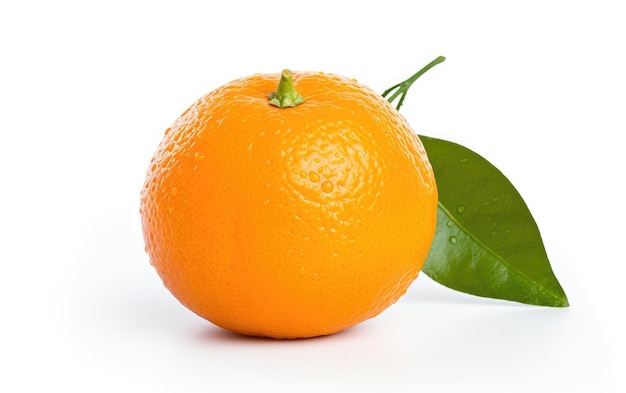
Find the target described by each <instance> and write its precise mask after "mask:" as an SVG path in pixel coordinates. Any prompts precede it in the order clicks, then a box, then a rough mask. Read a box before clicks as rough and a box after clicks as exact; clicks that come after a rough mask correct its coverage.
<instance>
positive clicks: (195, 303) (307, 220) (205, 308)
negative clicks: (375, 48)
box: [141, 70, 437, 338]
mask: <svg viewBox="0 0 626 393" xmlns="http://www.w3.org/2000/svg"><path fill="white" fill-rule="evenodd" d="M279 80H280V82H281V83H280V87H279V88H278V91H277V93H276V95H277V96H279V97H278V98H280V99H283V98H284V97H286V98H287V99H288V98H290V94H292V93H295V92H294V91H293V90H292V85H291V83H292V82H293V87H295V91H297V92H298V93H300V94H301V96H302V97H304V102H303V103H300V102H295V103H293V102H292V103H291V105H292V106H294V105H295V107H285V108H281V107H277V106H274V105H270V103H269V99H268V95H269V94H270V93H272V92H273V91H275V90H276V87H277V85H278V84H279ZM274 101H276V97H274ZM296 101H297V100H296ZM436 215H437V189H436V184H435V180H434V176H433V172H432V168H431V166H430V163H429V161H428V158H427V156H426V153H425V151H424V148H423V146H422V144H421V142H420V141H419V139H418V138H417V136H416V134H415V133H414V132H413V131H412V130H411V128H410V127H409V125H408V124H407V122H406V120H405V119H404V118H403V117H402V116H401V115H400V114H399V113H398V112H397V111H396V110H395V109H394V108H393V107H392V106H391V105H390V104H389V103H388V102H387V101H385V100H384V99H383V98H382V97H381V96H380V95H378V94H376V93H375V92H373V91H372V90H371V89H370V88H368V87H366V86H364V85H362V84H360V83H358V82H356V81H355V80H352V79H348V78H345V77H341V76H337V75H331V74H324V73H313V72H299V73H296V74H293V78H292V74H291V73H290V72H289V71H288V70H285V71H284V72H283V74H282V78H281V75H278V74H258V75H253V76H250V77H245V78H241V79H238V80H235V81H233V82H230V83H228V84H226V85H224V86H222V87H220V88H218V89H216V90H214V91H213V92H211V93H209V94H207V95H206V96H204V97H202V98H201V99H200V100H198V101H197V102H196V103H195V104H193V105H192V106H191V107H190V108H189V109H188V110H187V111H186V112H184V113H183V114H182V115H181V117H180V118H179V119H178V120H176V122H175V123H174V124H173V126H172V127H171V128H169V129H168V130H167V131H166V132H165V136H164V139H163V141H162V142H161V144H160V146H159V147H158V150H157V151H156V153H155V155H154V157H153V159H152V162H151V166H150V169H149V170H148V174H147V176H146V181H145V186H144V188H143V191H142V193H141V217H142V227H143V232H144V238H145V243H146V251H147V253H148V254H149V257H150V261H151V264H152V265H153V266H154V268H155V269H156V271H157V273H158V274H159V275H160V277H161V279H162V280H163V283H164V285H165V286H166V287H167V288H168V289H169V290H170V291H171V293H172V294H173V295H174V296H175V297H176V298H177V299H178V300H179V301H180V302H181V303H182V304H183V305H185V306H186V307H187V308H189V309H190V310H192V311H193V312H195V313H196V314H198V315H199V316H201V317H203V318H205V319H207V320H209V321H211V322H212V323H214V324H215V325H218V326H220V327H222V328H225V329H229V330H232V331H235V332H238V333H241V334H245V335H253V336H268V337H275V338H301V337H312V336H319V335H328V334H332V333H335V332H338V331H341V330H343V329H346V328H348V327H350V326H353V325H355V324H357V323H359V322H362V321H364V320H366V319H369V318H372V317H374V316H376V315H378V314H379V313H381V312H382V311H383V310H385V309H386V308H387V307H389V306H390V305H391V304H393V303H395V302H396V301H397V300H398V299H399V298H400V296H402V295H403V294H404V293H405V292H406V290H407V288H408V287H409V285H410V284H411V282H412V281H413V280H414V279H415V278H416V277H417V275H418V273H419V271H420V269H421V267H422V264H423V263H424V260H425V258H426V256H427V253H428V251H429V248H430V245H431V242H432V240H433V237H434V232H435V226H436Z"/></svg>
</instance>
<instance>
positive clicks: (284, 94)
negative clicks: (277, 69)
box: [268, 69, 304, 108]
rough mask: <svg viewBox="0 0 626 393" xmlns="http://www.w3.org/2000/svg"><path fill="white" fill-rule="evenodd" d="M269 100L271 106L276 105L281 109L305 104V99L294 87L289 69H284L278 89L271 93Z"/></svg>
mask: <svg viewBox="0 0 626 393" xmlns="http://www.w3.org/2000/svg"><path fill="white" fill-rule="evenodd" d="M268 98H269V100H270V101H269V103H270V105H274V106H277V107H279V108H289V107H291V108H293V107H295V106H297V105H300V104H302V103H303V102H304V97H302V96H301V95H300V94H298V92H297V91H296V89H295V88H294V87H293V79H292V76H291V71H290V70H288V69H284V70H283V72H282V73H281V74H280V82H278V88H277V89H276V91H275V92H274V93H271V94H270V95H269V96H268Z"/></svg>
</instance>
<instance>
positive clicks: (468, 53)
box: [0, 0, 626, 392]
mask: <svg viewBox="0 0 626 393" xmlns="http://www.w3.org/2000/svg"><path fill="white" fill-rule="evenodd" d="M625 16H626V15H625V12H624V11H623V6H622V5H620V2H618V1H615V2H610V1H546V0H543V1H529V0H526V1H513V0H506V1H478V0H474V1H429V2H410V3H409V2H399V1H391V0H385V1H375V2H367V1H339V0H335V1H324V0H316V1H307V2H276V1H270V0H265V1H261V2H241V1H221V2H213V3H212V2H208V1H197V2H190V1H175V2H174V1H173V2H170V3H165V2H160V1H151V2H148V1H146V2H137V1H107V2H99V3H96V2H86V1H81V2H79V1H76V2H70V1H54V2H45V1H21V2H17V1H15V2H3V3H2V5H0V132H1V138H0V209H1V212H0V242H1V244H0V262H1V270H0V281H1V282H0V291H1V292H0V313H1V314H0V315H2V323H1V324H0V360H1V361H2V366H1V369H2V372H1V374H2V376H1V377H0V390H1V391H4V392H22V391H23V392H28V391H52V390H58V389H64V390H65V391H74V390H76V391H83V392H136V391H150V392H158V391H178V392H221V391H228V390H230V389H233V390H235V389H237V388H242V387H245V388H246V390H247V391H272V392H275V391H326V390H324V389H326V388H333V389H334V390H333V391H370V390H371V391H408V390H412V391H420V392H529V391H530V392H548V391H550V392H552V391H559V392H579V391H580V392H617V391H625V390H624V389H625V388H626V384H625V382H624V375H623V372H624V370H625V369H626V357H625V350H626V345H625V339H624V334H623V332H622V331H623V329H624V327H625V326H624V322H623V315H624V300H625V299H624V295H623V290H622V288H623V282H624V273H625V272H626V269H625V267H624V264H625V262H626V260H625V259H626V258H625V257H624V252H623V244H624V241H625V239H624V235H625V234H626V233H625V231H624V222H625V220H626V214H625V206H626V205H625V204H626V202H625V197H626V195H625V194H624V188H623V183H624V179H625V176H624V169H626V168H625V164H624V158H623V153H622V151H623V149H622V147H621V145H622V143H623V135H624V133H625V132H626V120H625V114H626V112H625V108H626V78H625V76H624V75H625V74H626V71H625V70H626V54H625V49H624V48H625V47H624V37H626V23H624V20H625V18H624V17H625ZM438 55H445V56H446V57H447V60H446V62H445V63H443V64H441V65H438V66H437V67H435V68H434V69H433V70H431V71H430V72H429V73H428V74H426V75H425V76H424V77H423V78H422V79H420V80H419V81H418V82H417V83H416V84H415V85H414V86H413V89H412V91H411V92H410V93H409V96H408V98H407V99H406V103H405V106H404V107H403V108H402V113H403V114H404V115H405V116H406V117H407V119H408V120H409V122H410V123H411V125H412V126H413V128H414V129H415V130H416V132H418V133H420V134H425V135H430V136H435V137H439V138H444V139H449V140H453V141H455V142H457V143H461V144H463V145H465V146H467V147H470V148H471V149H473V150H475V151H477V152H478V153H480V154H481V155H483V156H484V157H486V158H487V159H489V160H490V161H491V162H492V163H493V164H494V165H496V166H497V167H498V168H500V169H501V170H502V171H503V172H504V173H505V174H506V175H507V176H508V177H509V179H510V180H511V181H512V182H513V184H515V185H516V187H517V188H518V190H519V191H520V193H521V194H522V195H523V196H524V198H525V200H526V202H527V204H528V205H529V207H530V210H531V212H532V213H533V215H534V217H535V219H536V221H537V223H538V225H539V228H540V229H541V232H542V235H543V239H544V243H545V245H546V249H547V252H548V255H549V257H550V259H551V263H552V266H553V268H554V270H555V273H556V275H557V277H558V278H559V280H560V282H561V284H562V285H563V287H564V289H565V291H566V292H567V294H568V296H569V300H570V303H571V307H570V308H568V309H550V308H542V307H532V306H523V305H518V304H514V303H508V302H499V301H494V300H487V299H480V298H476V297H472V296H469V295H464V294H460V293H456V292H453V291H452V290H449V289H446V288H444V287H441V286H439V285H438V284H436V283H434V282H432V281H431V280H430V279H428V277H426V276H420V277H419V278H418V279H417V281H416V282H415V283H414V284H413V285H412V286H411V288H410V290H409V292H408V293H407V294H406V296H405V297H403V298H402V299H401V300H400V301H399V302H398V303H397V304H395V305H393V306H392V307H390V308H389V309H388V310H387V311H385V312H384V313H382V314H381V315H380V316H378V317H377V318H375V319H373V320H370V321H367V322H365V323H362V324H361V325H358V326H357V327H355V328H353V329H350V330H348V331H345V332H343V333H340V334H337V335H334V336H330V337H326V338H318V339H310V340H299V341H274V340H263V339H249V338H243V337H239V336H236V335H233V334H229V333H226V332H224V331H222V330H220V329H218V328H216V327H214V326H212V325H211V324H210V323H208V322H206V321H204V320H201V319H200V318H198V317H196V316H195V315H194V314H192V313H191V312H189V311H188V310H186V309H185V308H183V307H182V306H181V305H180V304H178V303H177V302H176V300H175V299H174V298H173V297H172V296H171V295H170V294H169V292H167V290H166V289H165V288H164V287H163V286H162V284H161V283H160V281H159V279H158V277H157V275H156V273H155V272H154V270H153V269H152V267H151V266H150V265H149V262H148V258H147V256H146V254H145V253H144V251H143V239H142V235H141V227H140V220H139V213H138V207H139V191H140V189H141V187H142V183H143V178H144V175H145V171H146V169H147V166H148V162H149V159H150V157H151V155H152V153H153V152H154V150H155V149H156V146H157V144H158V142H159V141H160V139H161V137H162V135H163V131H164V130H165V129H166V128H167V127H168V126H169V125H170V124H171V123H172V122H173V121H174V120H175V119H176V117H178V116H179V115H180V114H181V113H182V111H183V110H184V109H186V108H187V107H188V106H189V105H190V104H191V103H192V102H193V101H195V100H196V99H197V98H199V97H200V96H202V95H203V94H205V93H207V92H209V91H210V90H212V89H214V88H216V87H218V86H220V85H221V84H223V83H226V82H228V81H230V80H232V79H236V78H238V77H241V76H246V75H249V74H254V73H258V72H279V71H280V70H281V69H282V68H286V67H288V68H291V69H292V70H312V71H324V72H330V73H338V74H343V75H346V76H350V77H354V78H357V79H358V80H359V81H361V82H363V83H365V84H368V85H369V86H371V87H372V88H374V89H375V90H376V91H379V92H382V91H383V90H384V89H385V88H387V87H389V86H390V85H392V84H394V83H396V82H398V81H400V80H403V79H405V78H407V77H408V76H410V75H411V74H413V73H414V72H415V71H417V70H418V69H419V68H421V67H422V66H423V65H425V64H426V63H428V62H429V61H430V60H432V59H434V58H435V57H436V56H438Z"/></svg>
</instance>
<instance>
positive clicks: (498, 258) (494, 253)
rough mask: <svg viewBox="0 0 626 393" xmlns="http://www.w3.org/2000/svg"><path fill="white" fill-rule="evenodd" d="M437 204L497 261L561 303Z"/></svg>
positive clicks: (558, 298) (549, 291) (553, 294)
mask: <svg viewBox="0 0 626 393" xmlns="http://www.w3.org/2000/svg"><path fill="white" fill-rule="evenodd" d="M437 205H438V206H439V208H440V209H441V210H443V211H444V213H445V214H446V216H447V217H448V218H449V219H450V220H452V221H453V222H454V223H455V224H456V226H457V227H459V228H460V229H461V230H462V231H463V233H465V234H466V235H467V236H469V237H470V238H471V239H472V240H473V241H474V242H476V243H477V244H478V245H480V246H481V247H482V248H483V249H485V250H487V251H488V252H489V254H490V255H492V256H493V257H494V258H495V259H496V260H497V261H499V262H500V263H502V264H503V265H505V266H507V267H508V268H509V269H510V270H511V271H513V272H515V273H516V274H517V275H518V276H519V277H522V278H523V279H524V280H525V281H526V282H529V283H531V284H535V285H537V286H538V287H539V288H540V290H541V291H542V292H544V293H546V294H548V295H549V296H551V297H553V298H554V299H556V300H557V301H558V303H559V304H562V303H563V299H562V297H561V296H559V295H558V294H555V293H554V292H552V291H551V290H549V289H547V288H546V287H545V286H543V285H542V284H540V283H538V282H537V281H535V280H533V279H531V278H530V277H528V276H527V275H526V274H524V273H522V272H521V271H519V270H518V269H517V268H516V267H515V266H513V265H511V264H510V263H509V262H507V261H506V260H505V259H503V258H502V257H501V256H500V255H499V254H497V253H496V252H495V251H493V250H492V249H491V248H490V247H488V246H487V245H486V244H485V243H484V242H483V241H481V240H480V239H478V238H477V237H476V236H475V235H474V234H473V233H472V232H470V231H469V230H468V229H467V228H466V227H465V226H464V225H463V224H462V223H461V222H459V220H458V219H457V218H456V217H455V216H454V215H452V214H451V213H450V211H449V210H448V209H447V208H446V207H445V206H444V204H443V203H441V201H438V202H437Z"/></svg>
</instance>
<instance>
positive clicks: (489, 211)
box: [420, 135, 569, 307]
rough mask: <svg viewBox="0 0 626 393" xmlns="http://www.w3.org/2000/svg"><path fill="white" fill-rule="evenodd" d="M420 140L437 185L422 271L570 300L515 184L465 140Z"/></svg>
mask: <svg viewBox="0 0 626 393" xmlns="http://www.w3.org/2000/svg"><path fill="white" fill-rule="evenodd" d="M420 139H421V140H422V142H423V144H424V147H425V148H426V151H427V153H428V157H429V159H430V162H431V164H432V166H433V170H434V173H435V179H436V181H437V188H438V190H439V209H438V217H437V230H436V233H435V240H434V241H433V244H432V247H431V250H430V253H429V255H428V258H427V259H426V262H425V264H424V267H423V269H422V271H423V272H424V273H425V274H427V275H428V276H429V277H431V278H432V279H434V280H435V281H437V282H439V283H441V284H443V285H445V286H447V287H450V288H452V289H455V290H458V291H462V292H466V293H470V294H473V295H477V296H483V297H490V298H497V299H506V300H512V301H517V302H521V303H527V304H536V305H543V306H553V307H567V306H569V303H568V301H567V296H566V295H565V292H564V291H563V289H562V288H561V285H560V284H559V282H558V281H557V279H556V277H555V275H554V273H553V271H552V268H551V266H550V262H549V260H548V257H547V254H546V251H545V248H544V245H543V241H542V239H541V235H540V233H539V229H538V228H537V224H536V223H535V221H534V219H533V217H532V215H531V214H530V211H529V210H528V207H527V206H526V203H525V202H524V200H523V199H522V197H521V196H520V194H519V193H518V192H517V190H516V189H515V187H513V185H512V184H511V182H510V181H509V180H508V179H507V178H506V177H505V176H504V175H503V174H502V173H501V172H500V171H499V170H498V169H497V168H496V167H494V166H493V165H491V164H490V163H489V162H488V161H487V160H485V159H484V158H483V157H481V156H480V155H478V154H476V153H475V152H473V151H471V150H469V149H467V148H465V147H463V146H461V145H458V144H456V143H452V142H448V141H444V140H441V139H435V138H430V137H427V136H421V135H420Z"/></svg>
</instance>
